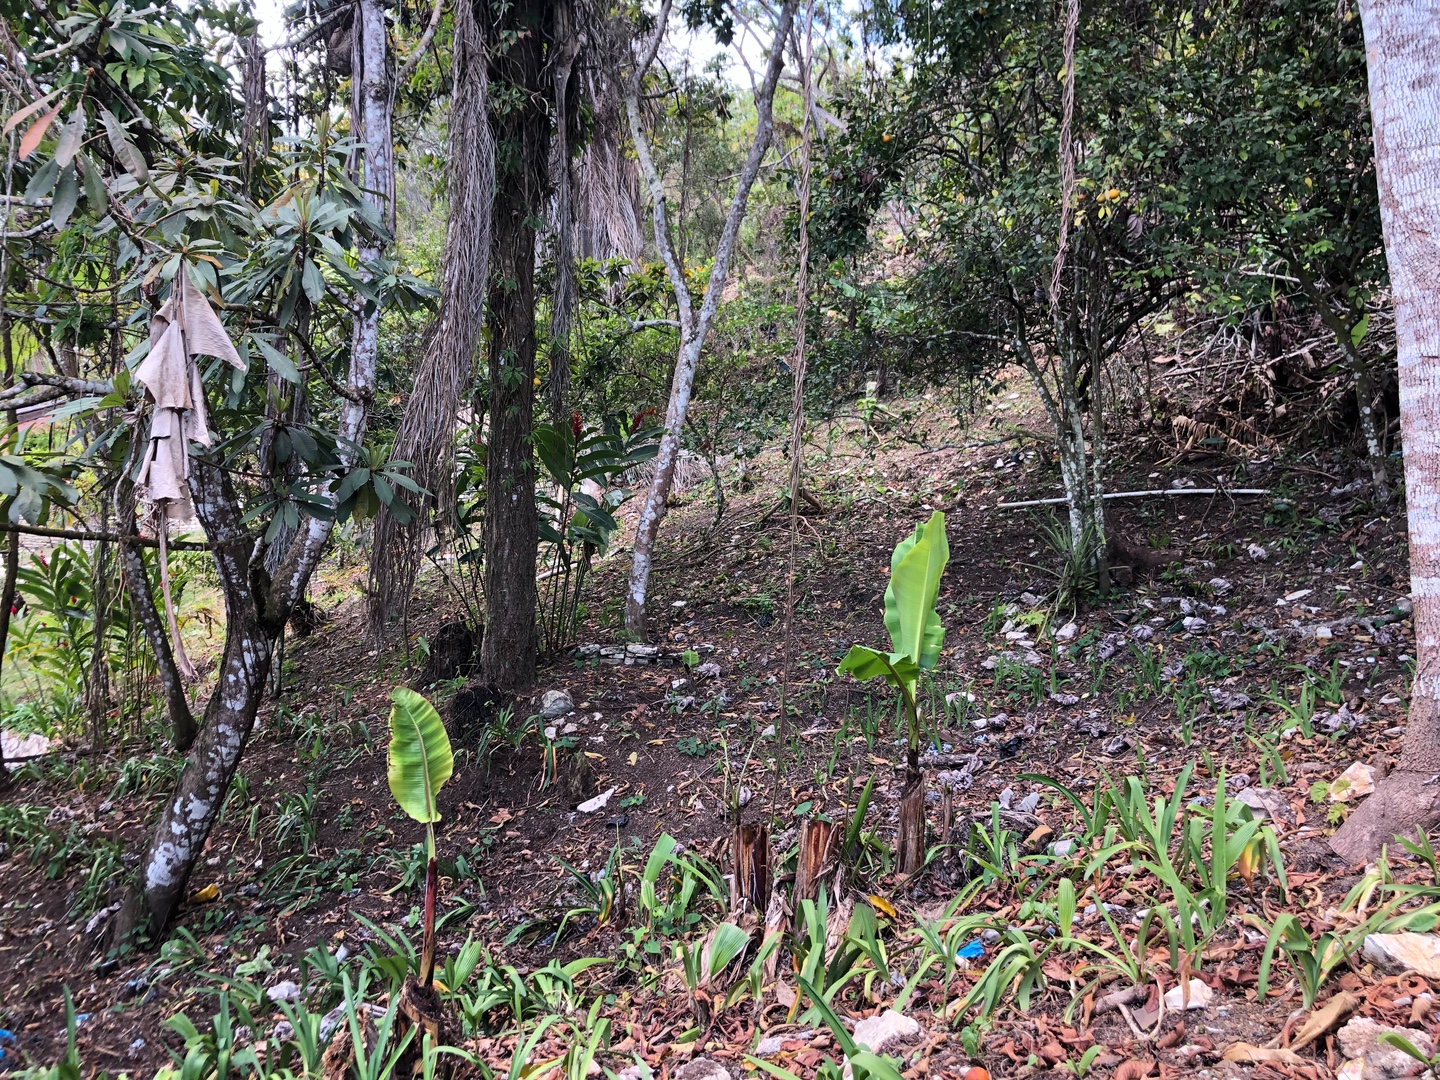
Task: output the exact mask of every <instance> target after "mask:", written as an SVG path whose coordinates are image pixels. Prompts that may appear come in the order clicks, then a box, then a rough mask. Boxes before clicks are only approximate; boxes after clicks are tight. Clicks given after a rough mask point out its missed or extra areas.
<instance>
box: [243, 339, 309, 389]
mask: <svg viewBox="0 0 1440 1080" xmlns="http://www.w3.org/2000/svg"><path fill="white" fill-rule="evenodd" d="M251 340H252V341H254V342H255V344H256V346H258V347H259V349H260V353H261V355H263V356H264V357H265V363H266V365H267V366H268V367H269V368H270V370H271V371H273V372H274V373H275V374H276V375H279V376H280V377H281V378H282V379H284V380H285V381H286V382H291V383H294V384H295V385H297V386H298V385H300V369H299V368H297V367H296V366H295V361H293V360H291V359H290V357H288V356H286V355H285V354H284V353H283V352H281V351H280V350H279V349H277V348H275V346H274V345H271V344H270V342H268V341H266V340H265V339H264V338H263V337H259V336H258V335H256V336H252V337H251Z"/></svg>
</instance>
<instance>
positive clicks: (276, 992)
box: [265, 979, 300, 1005]
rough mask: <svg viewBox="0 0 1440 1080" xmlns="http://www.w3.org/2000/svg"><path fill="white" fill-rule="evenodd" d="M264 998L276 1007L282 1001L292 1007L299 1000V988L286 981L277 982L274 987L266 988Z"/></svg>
mask: <svg viewBox="0 0 1440 1080" xmlns="http://www.w3.org/2000/svg"><path fill="white" fill-rule="evenodd" d="M265 996H266V997H267V998H269V999H270V1000H271V1001H273V1002H275V1003H276V1004H277V1005H278V1004H279V1003H280V1002H282V1001H284V1002H287V1003H289V1004H292V1005H293V1004H294V1003H295V1002H297V1001H299V1000H300V986H299V984H297V983H295V982H292V981H291V980H289V979H286V980H285V981H284V982H278V983H276V984H275V985H274V986H269V987H266V988H265Z"/></svg>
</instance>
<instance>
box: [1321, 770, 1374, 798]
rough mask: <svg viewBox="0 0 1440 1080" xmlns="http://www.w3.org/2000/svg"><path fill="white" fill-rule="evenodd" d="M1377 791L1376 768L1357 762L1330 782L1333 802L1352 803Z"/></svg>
mask: <svg viewBox="0 0 1440 1080" xmlns="http://www.w3.org/2000/svg"><path fill="white" fill-rule="evenodd" d="M1374 790H1375V768H1374V766H1372V765H1366V764H1365V763H1364V762H1363V761H1357V762H1355V764H1354V765H1351V766H1350V767H1349V768H1348V769H1346V770H1345V771H1344V772H1343V773H1341V774H1340V775H1339V776H1337V777H1336V778H1335V779H1334V780H1332V781H1331V782H1330V801H1331V802H1342V803H1343V802H1351V801H1352V800H1354V799H1359V798H1362V797H1364V796H1366V795H1369V794H1370V793H1371V792H1372V791H1374Z"/></svg>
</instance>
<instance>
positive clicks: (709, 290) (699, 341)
mask: <svg viewBox="0 0 1440 1080" xmlns="http://www.w3.org/2000/svg"><path fill="white" fill-rule="evenodd" d="M796 6H797V0H785V3H784V4H783V6H782V7H781V9H780V17H779V19H778V20H777V22H776V26H775V37H774V40H773V41H772V42H771V45H770V61H769V65H768V66H767V67H766V69H765V78H764V80H763V81H762V82H761V84H760V87H759V89H757V90H756V92H755V111H756V122H755V137H754V139H753V140H752V141H751V143H750V153H749V155H748V156H747V157H746V159H745V165H744V167H743V168H742V169H741V170H740V179H739V181H738V183H737V184H736V187H735V195H734V197H733V198H732V199H731V200H730V209H729V212H728V213H727V214H726V216H725V225H724V227H723V228H722V229H721V232H720V242H719V244H718V245H717V246H716V249H715V261H714V263H713V265H712V267H711V270H710V281H709V284H708V285H707V286H706V288H705V300H704V302H703V303H702V304H701V305H700V311H699V313H698V314H693V315H692V311H691V304H690V291H689V289H688V287H687V286H686V285H685V275H684V267H682V266H680V265H679V263H678V260H677V259H676V257H675V254H674V246H673V244H672V239H671V236H670V230H669V225H668V223H667V220H666V215H665V188H664V184H663V183H662V182H661V179H660V174H659V172H658V171H657V170H656V168H655V164H654V161H653V160H652V158H651V156H650V146H649V142H648V140H647V139H646V137H645V132H644V129H643V127H642V126H641V123H640V108H639V95H640V83H641V80H642V79H643V78H644V75H645V71H646V69H647V68H648V67H649V66H650V62H651V61H653V58H654V50H655V49H656V48H658V46H659V41H660V36H661V35H663V34H664V32H665V17H666V16H667V15H668V13H669V7H670V5H669V3H668V2H667V3H666V4H665V5H664V7H663V8H662V15H661V19H660V25H659V28H658V29H657V30H656V35H657V36H656V38H655V39H654V40H653V41H652V42H651V44H650V46H649V52H648V56H649V58H650V59H649V60H647V61H646V62H644V63H642V64H641V65H640V66H639V67H638V69H637V71H636V73H635V76H634V77H633V78H632V79H631V83H630V87H629V89H628V90H627V92H626V95H625V110H626V112H627V114H628V115H629V118H630V135H631V138H632V139H633V140H634V142H635V150H636V155H637V156H638V157H639V159H640V169H641V172H642V173H643V174H644V175H645V179H646V182H647V185H648V187H649V191H650V200H651V203H652V207H653V212H654V213H653V217H654V224H655V246H656V247H657V248H659V250H660V255H661V258H662V259H663V260H664V261H665V270H666V273H667V274H668V275H669V276H670V285H671V288H672V289H674V291H675V299H676V302H677V304H678V305H679V308H680V326H681V333H680V351H679V354H678V355H677V357H676V360H675V376H674V378H673V379H672V380H671V382H670V403H669V405H668V406H667V407H666V409H665V431H664V434H662V435H661V437H660V452H659V453H658V454H657V455H656V458H655V479H654V481H653V482H652V483H651V485H650V490H649V492H648V493H647V494H646V496H645V505H644V507H643V508H642V509H641V511H640V520H639V523H638V524H637V525H636V527H635V544H634V548H633V554H632V556H631V562H630V585H629V589H628V592H627V595H626V598H625V629H626V630H628V631H629V632H630V633H631V634H634V635H636V636H638V637H641V638H643V637H645V636H646V626H645V598H646V594H647V592H648V591H649V588H650V569H651V566H652V564H653V560H654V552H655V537H656V536H657V535H658V534H659V532H660V520H661V518H663V517H664V515H665V500H666V499H667V498H669V496H670V486H671V484H672V483H673V481H674V479H675V463H676V458H677V457H678V455H679V451H680V431H681V429H682V428H683V427H684V425H685V417H686V416H687V414H688V413H689V409H690V393H691V391H692V390H693V389H694V386H695V369H696V367H697V365H698V364H699V363H700V350H701V349H702V348H704V346H705V338H706V336H707V335H708V334H709V333H710V324H711V322H712V321H713V320H714V318H715V312H716V310H717V309H718V308H719V306H720V296H721V294H722V293H724V291H725V286H726V284H727V282H728V279H729V274H730V259H731V257H732V256H733V254H734V251H735V241H736V238H737V237H738V236H739V234H740V223H741V222H742V221H743V220H744V218H745V209H746V206H747V205H748V204H749V200H750V189H751V187H752V186H753V185H754V183H755V177H756V175H757V174H758V173H759V171H760V164H761V162H762V161H763V160H764V158H765V153H766V151H767V150H768V149H769V147H770V139H771V137H772V135H773V134H774V116H773V112H772V107H773V105H774V103H775V86H776V84H777V83H778V82H779V79H780V69H781V67H782V62H783V60H784V58H785V46H786V43H787V42H788V41H789V40H790V30H791V27H792V26H793V24H794V22H795V8H796Z"/></svg>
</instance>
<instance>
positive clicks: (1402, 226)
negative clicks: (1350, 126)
mask: <svg viewBox="0 0 1440 1080" xmlns="http://www.w3.org/2000/svg"><path fill="white" fill-rule="evenodd" d="M1360 15H1361V18H1362V20H1363V21H1364V27H1365V51H1366V55H1367V59H1368V62H1369V73H1370V113H1371V118H1372V121H1373V126H1374V131H1375V177H1376V183H1377V186H1378V188H1379V191H1380V219H1381V223H1382V224H1383V226H1384V230H1385V255H1386V259H1387V261H1388V263H1389V266H1390V290H1391V297H1392V300H1393V303H1394V305H1395V344H1396V352H1397V368H1398V373H1399V379H1400V434H1401V439H1402V441H1403V444H1404V449H1405V497H1406V503H1407V506H1408V516H1409V524H1410V590H1411V596H1412V598H1413V600H1414V616H1413V617H1414V622H1415V652H1416V663H1415V682H1414V684H1413V685H1412V687H1411V689H1410V717H1409V722H1408V724H1407V725H1406V729H1405V752H1404V754H1403V756H1402V765H1401V767H1400V768H1398V769H1396V770H1395V771H1394V772H1392V773H1390V774H1389V775H1388V776H1386V777H1385V778H1384V779H1383V780H1382V781H1381V782H1380V785H1379V787H1378V788H1377V789H1376V791H1375V794H1374V795H1372V796H1370V798H1369V799H1367V800H1366V801H1365V802H1364V803H1362V804H1361V805H1360V807H1359V808H1358V809H1357V810H1356V811H1355V812H1354V813H1353V814H1351V815H1350V817H1349V818H1348V819H1347V820H1346V821H1345V824H1344V825H1342V826H1341V827H1340V829H1339V831H1337V832H1336V833H1335V835H1334V837H1332V838H1331V841H1330V843H1331V846H1332V847H1333V848H1334V849H1335V851H1336V852H1337V853H1338V854H1340V855H1341V856H1343V857H1344V858H1345V859H1346V860H1348V861H1349V862H1351V863H1359V862H1363V861H1365V860H1367V859H1370V858H1372V857H1373V856H1374V855H1375V854H1376V853H1377V852H1378V851H1379V850H1380V847H1381V845H1383V844H1388V843H1391V842H1393V840H1394V838H1395V837H1396V836H1397V835H1400V834H1402V833H1413V832H1414V830H1415V829H1416V828H1417V827H1419V828H1427V829H1428V828H1429V827H1431V826H1433V825H1435V824H1436V823H1437V822H1440V786H1437V785H1435V784H1432V783H1430V781H1431V779H1432V778H1433V777H1434V776H1435V774H1436V773H1440V231H1437V230H1436V228H1435V223H1436V222H1437V221H1440V78H1437V73H1440V0H1420V2H1404V0H1361V4H1360Z"/></svg>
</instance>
